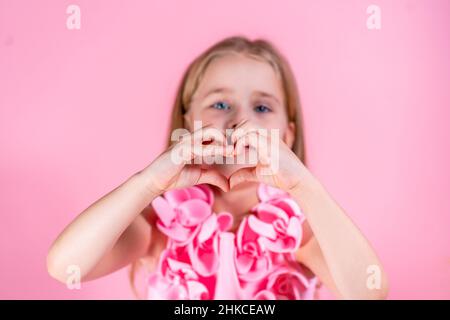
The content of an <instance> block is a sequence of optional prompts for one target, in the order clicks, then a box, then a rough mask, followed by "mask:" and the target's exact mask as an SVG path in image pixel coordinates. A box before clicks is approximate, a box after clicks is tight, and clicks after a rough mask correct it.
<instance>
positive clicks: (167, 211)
mask: <svg viewBox="0 0 450 320" xmlns="http://www.w3.org/2000/svg"><path fill="white" fill-rule="evenodd" d="M195 121H201V124H202V125H201V126H200V127H199V128H197V127H195ZM180 128H184V129H186V130H187V131H186V132H187V133H186V132H185V133H184V134H183V135H182V137H181V139H173V136H171V138H172V139H169V140H170V141H169V144H168V145H169V148H168V149H167V150H166V151H165V152H163V153H162V154H160V155H159V156H158V157H157V158H156V159H155V160H154V161H153V162H152V163H150V164H149V165H148V166H147V167H145V168H144V169H142V170H141V171H139V172H137V173H135V174H133V175H132V176H131V177H130V178H129V179H127V180H126V181H125V182H123V183H122V184H121V185H120V186H118V187H117V188H116V189H114V190H112V191H111V192H110V193H108V194H107V195H105V196H104V197H102V198H101V199H99V200H98V201H96V202H95V203H93V204H92V205H90V206H89V207H88V208H87V209H85V210H84V211H83V212H82V213H81V214H80V215H79V216H78V217H77V218H76V219H75V220H74V221H73V222H72V223H70V224H69V225H68V226H67V227H66V228H65V229H64V230H63V231H62V233H61V234H60V235H59V236H58V238H57V239H56V240H55V242H54V243H53V245H52V246H51V248H50V250H49V253H48V257H47V266H48V272H49V274H50V275H51V276H52V277H54V278H55V279H57V280H59V281H61V282H66V276H67V275H66V269H67V267H68V266H70V265H75V266H77V267H78V268H79V270H80V274H81V280H82V281H88V280H92V279H96V278H98V277H101V276H104V275H107V274H109V273H111V272H113V271H115V270H118V269H120V268H122V267H124V266H127V265H129V264H132V268H131V279H132V281H133V276H134V272H135V271H136V270H135V269H136V266H137V263H138V262H142V261H144V262H145V263H144V264H146V265H147V267H148V270H149V271H151V275H150V276H149V278H148V286H149V287H148V298H150V299H309V298H312V297H313V296H315V295H314V293H315V290H314V289H315V288H316V286H317V285H318V282H317V280H319V281H320V282H321V283H323V284H325V286H326V287H327V288H328V289H329V290H330V291H331V292H332V293H334V295H335V296H336V297H337V298H341V299H384V298H386V296H387V292H388V282H387V277H386V274H385V272H384V271H383V268H382V265H381V263H380V261H379V259H378V258H377V255H376V253H375V252H374V250H373V249H372V248H371V246H370V244H369V242H368V241H367V240H366V239H365V238H364V236H363V235H362V234H361V232H360V231H359V230H358V228H357V227H356V226H355V225H354V224H353V223H352V221H351V220H350V218H349V217H348V216H347V215H346V214H345V212H344V211H343V209H342V208H341V207H340V206H339V205H338V204H337V203H336V202H335V201H334V200H333V198H332V197H331V196H330V195H329V194H328V192H327V191H326V189H325V188H324V186H323V185H322V184H321V183H320V182H319V181H318V180H317V178H316V177H314V175H313V174H312V173H311V172H310V171H309V170H308V169H307V168H306V166H305V153H304V147H303V146H304V141H303V133H302V130H303V128H302V117H301V112H300V103H299V97H298V92H297V87H296V82H295V79H294V76H293V74H292V71H291V69H290V67H289V64H288V63H287V61H286V60H285V58H284V57H283V56H282V55H281V54H280V53H279V51H278V50H276V48H275V47H274V46H273V45H272V44H271V43H270V42H268V41H265V40H255V41H250V40H248V39H246V38H244V37H230V38H227V39H224V40H222V41H221V42H219V43H217V44H215V45H214V46H212V47H210V48H209V49H208V50H207V51H205V52H204V53H203V54H201V55H200V56H199V57H198V58H197V59H195V60H194V61H193V63H191V65H190V66H189V67H188V69H187V71H186V72H185V74H184V77H183V79H182V82H181V84H180V86H179V89H178V93H177V95H176V100H175V104H174V109H173V113H172V124H171V132H172V131H174V130H175V129H180ZM228 129H233V131H232V133H231V134H229V133H230V131H229V130H228ZM258 129H265V130H266V131H263V130H258ZM269 130H276V131H277V132H278V133H279V135H278V138H277V137H275V138H274V137H273V135H271V134H267V133H268V132H269ZM254 138H256V139H254ZM174 140H175V141H174ZM255 141H258V143H255ZM261 141H263V142H264V143H261ZM269 146H276V151H277V152H276V157H275V156H273V154H271V152H269V149H270V150H273V149H271V148H269ZM252 152H253V153H255V152H256V162H254V163H248V162H247V163H244V164H236V161H234V162H233V163H231V164H229V163H222V164H211V163H210V162H208V163H209V164H205V162H204V161H201V160H206V158H208V157H209V159H211V157H212V156H214V157H215V158H214V159H231V160H233V159H234V160H236V159H237V158H238V157H239V156H242V155H244V156H245V159H247V158H250V155H251V153H252ZM180 154H182V155H183V157H182V158H181V159H182V160H181V161H174V159H175V158H174V155H180ZM192 160H195V161H197V162H196V163H195V162H193V161H192ZM198 160H200V161H198ZM275 162H276V163H275ZM149 204H150V205H149Z"/></svg>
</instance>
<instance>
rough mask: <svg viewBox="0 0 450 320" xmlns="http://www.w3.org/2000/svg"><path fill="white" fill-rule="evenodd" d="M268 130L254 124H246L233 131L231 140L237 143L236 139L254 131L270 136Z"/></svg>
mask: <svg viewBox="0 0 450 320" xmlns="http://www.w3.org/2000/svg"><path fill="white" fill-rule="evenodd" d="M267 131H268V129H265V128H256V127H254V126H253V125H252V124H246V125H244V126H243V127H241V128H238V129H236V130H234V131H233V133H232V134H231V142H232V143H236V141H237V140H239V139H240V138H242V137H243V136H245V135H247V134H250V133H253V132H257V133H258V134H259V135H261V136H264V137H267V136H268V133H267Z"/></svg>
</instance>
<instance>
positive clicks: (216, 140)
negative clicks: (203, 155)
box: [192, 127, 226, 145]
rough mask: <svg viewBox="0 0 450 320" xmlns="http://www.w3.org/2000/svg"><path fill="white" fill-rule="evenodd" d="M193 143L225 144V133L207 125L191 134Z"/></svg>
mask: <svg viewBox="0 0 450 320" xmlns="http://www.w3.org/2000/svg"><path fill="white" fill-rule="evenodd" d="M192 137H193V143H194V144H198V143H200V144H203V145H207V144H215V145H225V144H226V143H225V135H224V133H223V132H222V131H221V130H219V129H217V128H214V127H208V128H205V129H202V130H197V131H195V132H194V133H193V134H192Z"/></svg>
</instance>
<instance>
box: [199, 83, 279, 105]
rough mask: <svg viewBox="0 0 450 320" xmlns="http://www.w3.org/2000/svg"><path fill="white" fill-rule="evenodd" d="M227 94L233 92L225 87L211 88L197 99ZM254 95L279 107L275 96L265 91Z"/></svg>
mask: <svg viewBox="0 0 450 320" xmlns="http://www.w3.org/2000/svg"><path fill="white" fill-rule="evenodd" d="M229 92H233V90H232V89H230V88H225V87H219V88H213V89H211V90H209V91H207V92H206V93H205V94H204V95H203V96H202V97H199V98H200V99H205V98H206V97H208V96H209V95H211V94H216V93H229ZM255 93H256V94H257V95H258V96H262V97H265V98H269V99H272V100H275V102H277V103H278V104H280V105H281V102H280V100H279V99H278V98H277V97H276V96H275V95H273V94H271V93H268V92H265V91H260V90H258V91H255Z"/></svg>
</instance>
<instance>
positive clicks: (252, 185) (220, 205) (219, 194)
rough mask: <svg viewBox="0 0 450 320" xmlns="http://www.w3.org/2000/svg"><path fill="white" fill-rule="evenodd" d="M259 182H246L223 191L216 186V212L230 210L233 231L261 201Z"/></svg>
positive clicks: (214, 189) (214, 207)
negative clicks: (258, 192)
mask: <svg viewBox="0 0 450 320" xmlns="http://www.w3.org/2000/svg"><path fill="white" fill-rule="evenodd" d="M258 185H259V183H256V182H245V183H242V184H239V185H238V186H236V187H234V188H233V189H232V190H230V191H229V192H223V191H222V190H220V189H219V188H216V187H214V188H213V191H214V205H213V210H214V212H216V213H219V212H221V211H226V212H229V213H231V214H232V215H233V218H234V219H233V220H234V222H233V226H232V227H231V230H230V231H231V232H234V231H236V229H237V227H238V226H239V224H240V222H241V220H242V219H243V218H244V217H245V216H246V215H247V214H248V213H249V211H250V210H251V209H252V208H253V207H254V206H255V205H256V204H257V203H258V202H259V199H258V196H257V188H258Z"/></svg>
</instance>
